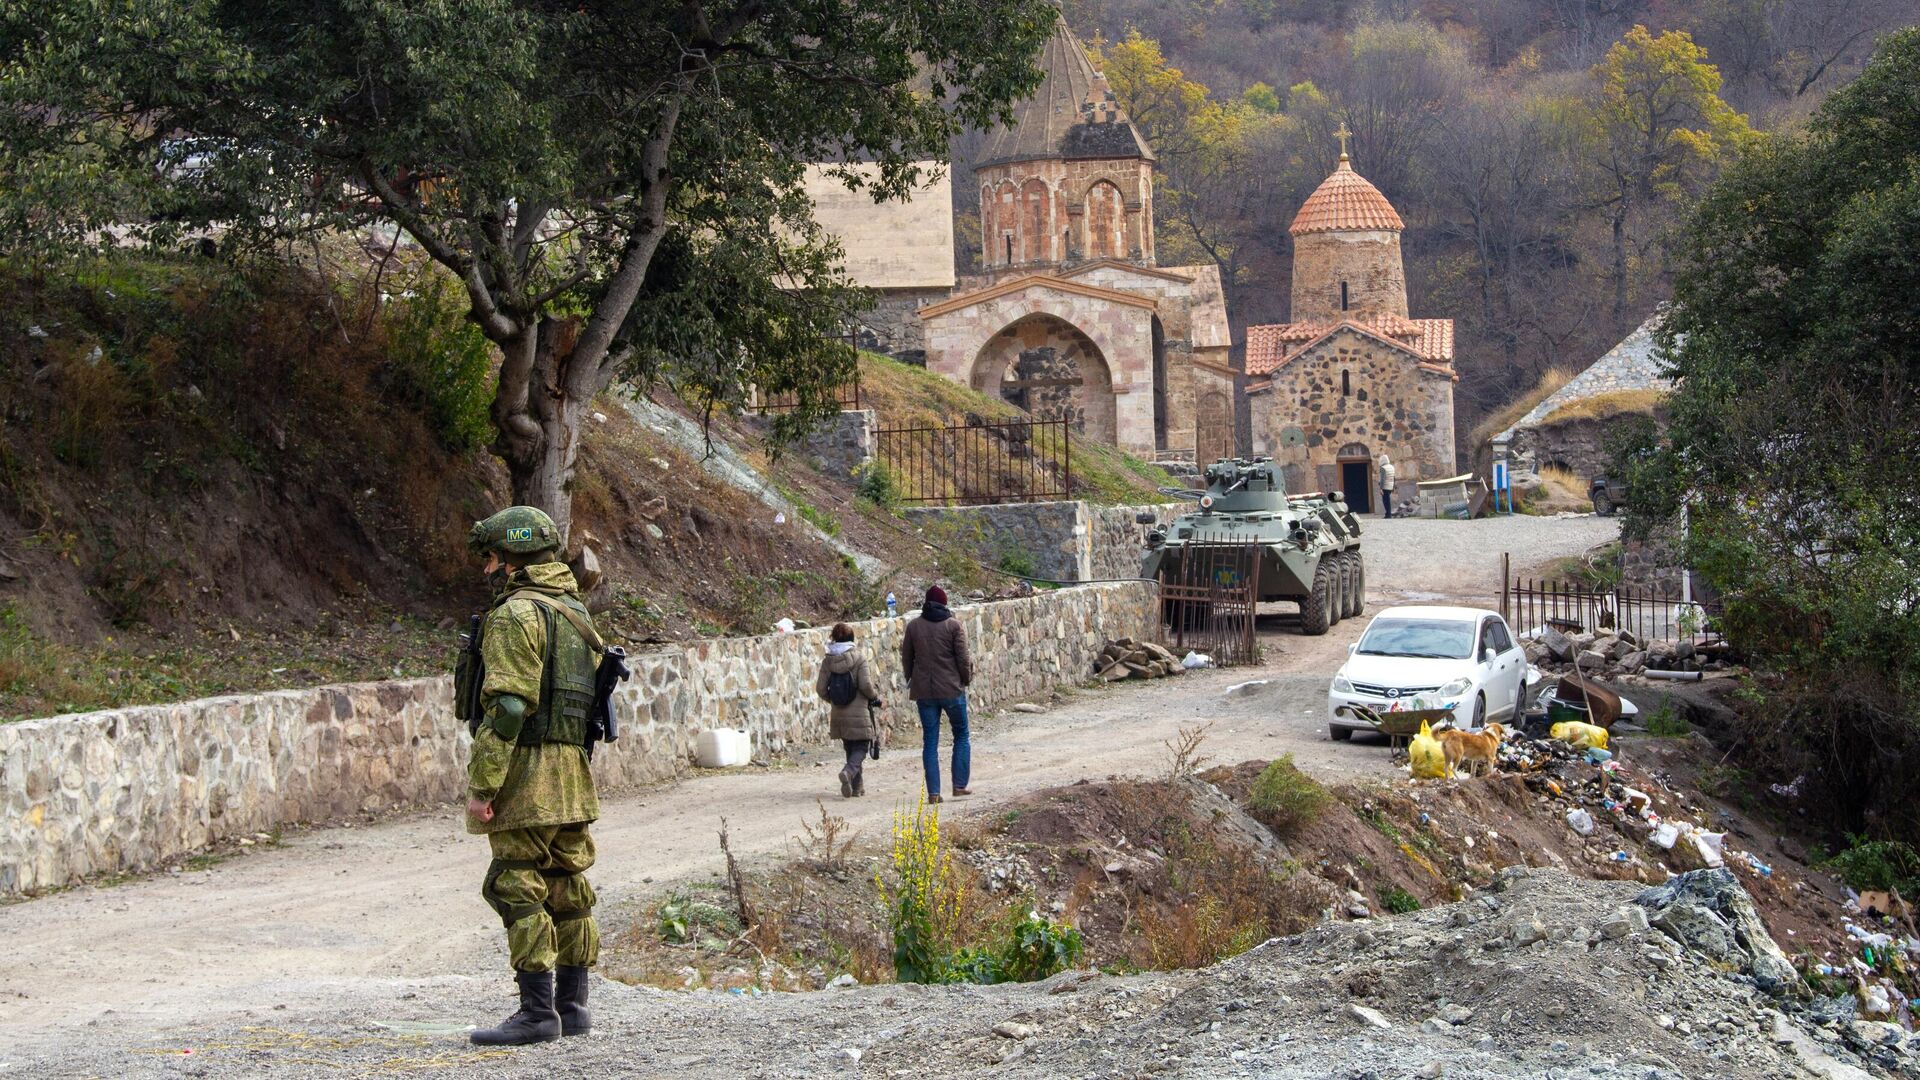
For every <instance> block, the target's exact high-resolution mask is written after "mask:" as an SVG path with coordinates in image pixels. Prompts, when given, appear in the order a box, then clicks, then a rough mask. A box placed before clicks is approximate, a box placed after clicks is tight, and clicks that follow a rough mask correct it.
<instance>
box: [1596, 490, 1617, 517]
mask: <svg viewBox="0 0 1920 1080" xmlns="http://www.w3.org/2000/svg"><path fill="white" fill-rule="evenodd" d="M1593 512H1594V513H1596V514H1599V515H1600V516H1601V517H1612V516H1613V500H1612V499H1610V498H1608V497H1607V493H1606V492H1605V491H1596V492H1594V493H1593Z"/></svg>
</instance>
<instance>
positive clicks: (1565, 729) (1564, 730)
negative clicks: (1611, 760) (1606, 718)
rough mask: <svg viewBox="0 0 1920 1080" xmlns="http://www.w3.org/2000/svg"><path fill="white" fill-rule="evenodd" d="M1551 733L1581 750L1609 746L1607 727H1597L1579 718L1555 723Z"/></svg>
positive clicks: (1603, 748)
mask: <svg viewBox="0 0 1920 1080" xmlns="http://www.w3.org/2000/svg"><path fill="white" fill-rule="evenodd" d="M1550 734H1551V735H1552V736H1553V737H1554V738H1556V739H1559V740H1560V741H1561V742H1569V743H1572V744H1573V745H1574V746H1575V747H1577V748H1579V749H1581V750H1591V749H1593V748H1594V747H1599V748H1600V749H1602V750H1605V749H1606V748H1607V729H1606V728H1603V727H1595V726H1594V725H1592V724H1583V723H1581V722H1580V721H1578V720H1568V721H1566V722H1565V723H1561V724H1555V725H1553V728H1552V730H1551V732H1550Z"/></svg>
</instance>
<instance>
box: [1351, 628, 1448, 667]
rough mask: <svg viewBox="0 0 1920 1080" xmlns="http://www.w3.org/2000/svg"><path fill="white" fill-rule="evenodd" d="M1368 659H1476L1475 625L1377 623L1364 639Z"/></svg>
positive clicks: (1361, 650)
mask: <svg viewBox="0 0 1920 1080" xmlns="http://www.w3.org/2000/svg"><path fill="white" fill-rule="evenodd" d="M1359 651H1360V652H1361V653H1364V654H1365V655H1367V656H1420V657H1428V658H1431V659H1435V660H1464V659H1466V658H1468V657H1470V656H1472V655H1473V624H1472V623H1470V622H1460V621H1459V620H1457V619H1375V620H1374V621H1373V625H1372V626H1369V627H1367V635H1366V636H1365V637H1363V638H1361V639H1360V649H1359Z"/></svg>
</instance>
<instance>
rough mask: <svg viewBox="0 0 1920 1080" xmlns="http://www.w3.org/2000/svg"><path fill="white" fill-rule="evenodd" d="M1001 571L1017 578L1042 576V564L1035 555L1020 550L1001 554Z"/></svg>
mask: <svg viewBox="0 0 1920 1080" xmlns="http://www.w3.org/2000/svg"><path fill="white" fill-rule="evenodd" d="M1000 569H1002V570H1005V571H1006V572H1007V573H1009V574H1013V575H1014V576H1016V577H1027V578H1030V577H1038V576H1039V574H1040V564H1039V562H1038V561H1036V560H1035V559H1034V557H1033V554H1032V553H1031V552H1027V551H1022V550H1020V549H1018V548H1016V549H1013V550H1010V551H1006V552H1003V553H1001V555H1000Z"/></svg>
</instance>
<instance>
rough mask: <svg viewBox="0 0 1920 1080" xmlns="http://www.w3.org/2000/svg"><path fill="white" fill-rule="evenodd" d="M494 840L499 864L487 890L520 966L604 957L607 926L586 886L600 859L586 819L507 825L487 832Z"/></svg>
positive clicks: (585, 963)
mask: <svg viewBox="0 0 1920 1080" xmlns="http://www.w3.org/2000/svg"><path fill="white" fill-rule="evenodd" d="M487 842H488V844H490V845H491V846H492V848H493V862H492V863H490V864H488V866H487V880H486V883H485V884H483V885H482V886H481V887H480V895H481V896H484V897H486V900H487V903H488V904H489V905H490V906H492V908H493V910H494V912H495V913H497V914H498V915H499V916H500V921H501V922H502V923H504V924H506V927H507V952H508V955H509V956H510V957H511V958H512V960H513V969H514V970H515V971H552V970H553V969H554V967H555V965H560V966H564V967H592V966H593V964H594V962H595V961H596V960H598V959H600V927H599V926H598V925H597V924H596V923H595V922H594V919H593V903H594V896H593V886H592V885H589V884H587V876H586V872H587V868H588V867H590V866H592V865H593V837H591V836H588V835H587V823H586V822H584V821H582V822H576V823H574V824H572V825H542V826H535V827H533V828H527V829H502V830H501V831H499V832H494V833H488V834H487Z"/></svg>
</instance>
